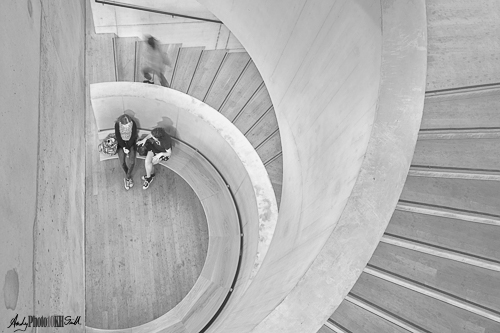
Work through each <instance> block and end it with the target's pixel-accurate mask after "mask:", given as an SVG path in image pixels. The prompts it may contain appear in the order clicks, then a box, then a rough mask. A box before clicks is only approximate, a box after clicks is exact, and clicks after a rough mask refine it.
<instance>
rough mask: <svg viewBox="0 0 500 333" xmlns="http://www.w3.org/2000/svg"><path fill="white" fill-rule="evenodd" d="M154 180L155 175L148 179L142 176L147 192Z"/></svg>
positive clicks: (143, 185) (143, 186)
mask: <svg viewBox="0 0 500 333" xmlns="http://www.w3.org/2000/svg"><path fill="white" fill-rule="evenodd" d="M153 179H155V175H151V177H149V178H147V177H146V176H142V180H144V183H143V184H142V189H143V190H147V189H148V187H149V185H150V184H151V183H152V182H153Z"/></svg>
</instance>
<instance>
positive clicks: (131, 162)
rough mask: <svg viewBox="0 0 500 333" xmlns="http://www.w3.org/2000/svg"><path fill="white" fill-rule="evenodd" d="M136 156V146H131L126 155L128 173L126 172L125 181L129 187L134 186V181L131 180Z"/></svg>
mask: <svg viewBox="0 0 500 333" xmlns="http://www.w3.org/2000/svg"><path fill="white" fill-rule="evenodd" d="M136 155H137V148H136V146H135V145H134V146H132V148H130V150H129V153H128V172H127V179H128V183H129V185H130V187H132V186H134V181H133V180H132V172H133V171H134V166H135V158H136Z"/></svg>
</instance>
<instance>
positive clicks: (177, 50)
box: [0, 0, 500, 333]
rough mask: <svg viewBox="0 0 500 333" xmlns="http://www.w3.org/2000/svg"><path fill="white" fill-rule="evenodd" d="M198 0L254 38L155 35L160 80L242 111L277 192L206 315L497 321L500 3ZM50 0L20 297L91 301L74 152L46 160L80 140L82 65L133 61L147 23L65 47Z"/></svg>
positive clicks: (230, 322)
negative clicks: (217, 303)
mask: <svg viewBox="0 0 500 333" xmlns="http://www.w3.org/2000/svg"><path fill="white" fill-rule="evenodd" d="M200 3H202V4H204V5H205V6H206V7H207V8H208V9H209V10H210V11H211V12H212V13H214V14H215V15H216V16H217V17H218V18H219V19H220V20H222V21H223V22H224V24H226V25H227V27H228V28H229V29H231V31H232V32H233V33H234V34H235V35H236V36H237V37H238V38H239V40H240V41H241V43H242V45H243V46H245V48H246V51H247V52H248V54H246V53H245V52H235V53H231V52H230V53H226V52H224V51H220V50H216V51H204V50H202V49H200V48H182V46H179V45H168V46H164V47H165V49H166V50H167V52H170V53H171V55H172V59H176V62H175V65H174V66H173V68H172V72H171V73H169V77H168V78H169V81H170V82H171V84H172V87H173V88H174V89H178V90H180V91H183V92H185V93H188V94H192V96H194V97H196V98H198V99H200V100H203V101H205V102H206V103H207V104H209V105H211V106H213V107H214V108H215V109H217V110H219V111H220V112H221V113H222V114H224V115H226V116H227V117H228V118H229V119H230V120H232V121H233V122H234V124H235V125H236V126H237V127H238V128H240V130H241V131H242V133H244V134H245V135H246V136H247V138H248V139H249V141H250V142H251V143H252V144H253V146H254V148H255V149H256V150H257V152H258V153H259V156H260V158H261V160H262V162H263V163H264V164H265V166H266V169H267V171H268V173H269V175H270V178H271V179H272V183H273V188H274V190H275V193H276V195H277V197H279V200H280V202H281V204H280V211H279V220H278V224H277V226H276V231H275V232H274V234H273V240H272V242H271V244H270V247H269V251H268V253H267V256H266V258H265V260H264V262H263V263H262V266H261V267H260V271H259V272H258V274H257V275H256V276H254V277H253V279H252V281H251V283H250V284H249V285H248V286H247V288H246V289H245V292H243V293H242V294H241V295H239V297H238V298H237V302H236V301H235V302H234V303H231V302H229V303H228V305H227V306H226V308H225V310H224V311H223V312H222V313H221V314H220V315H219V316H218V318H217V320H215V321H214V322H213V323H212V325H211V326H210V327H209V328H208V330H207V332H217V333H225V332H228V333H234V332H242V333H243V332H254V333H257V332H259V333H260V332H262V333H264V332H265V333H268V332H297V333H299V332H300V333H303V332H321V333H327V332H342V333H350V332H352V333H356V332H377V333H378V332H436V333H441V332H451V333H455V332H473V333H476V332H483V333H493V332H500V246H499V239H500V183H499V181H500V167H499V165H500V154H499V151H500V148H499V147H500V112H499V108H500V85H499V84H500V62H499V55H498V54H500V43H499V40H500V38H499V36H500V23H499V22H500V21H499V17H500V4H499V3H498V2H497V1H495V0H481V1H460V2H457V1H451V0H428V1H426V2H423V1H411V2H403V1H389V0H381V1H375V2H373V1H368V0H356V1H350V0H349V1H348V0H346V1H340V0H339V1H334V2H330V1H319V0H318V1H307V0H303V1H294V2H290V1H286V0H281V1H273V2H268V1H265V0H256V1H252V2H245V1H229V0H201V1H200ZM30 4H31V1H30ZM59 5H60V6H59V7H58V6H56V5H54V3H52V2H44V1H42V2H41V5H38V3H34V4H33V5H32V6H33V9H30V14H29V15H30V16H31V13H32V12H31V11H32V10H33V12H34V13H37V11H38V12H40V13H41V14H40V15H41V22H38V24H39V25H40V26H41V27H42V30H43V31H49V32H50V33H51V34H52V35H53V36H57V37H59V38H48V37H47V36H49V37H50V36H51V35H49V34H48V35H44V36H42V37H43V38H41V40H40V43H41V44H40V45H41V47H40V54H41V56H40V63H41V65H40V78H41V79H39V80H40V81H37V82H39V89H40V90H39V93H40V106H39V108H40V118H39V126H40V127H39V128H42V129H43V128H47V127H50V128H51V131H48V132H47V131H45V132H44V131H43V130H40V129H39V138H38V140H39V142H40V147H42V148H41V150H40V151H38V157H39V159H40V162H39V164H36V168H37V169H36V171H37V178H36V179H37V186H36V188H35V189H34V190H33V191H31V192H34V193H36V201H33V202H31V201H29V205H31V206H32V207H34V208H35V209H34V211H36V214H35V225H34V226H32V225H30V224H27V225H26V224H22V223H24V222H23V221H24V220H23V221H19V225H20V226H22V227H23V230H26V229H29V228H30V227H32V228H33V233H34V237H33V244H32V245H31V246H32V248H33V251H32V254H33V257H32V258H33V259H32V260H33V263H30V264H29V265H28V264H27V265H26V267H24V266H23V267H22V268H18V269H17V272H18V273H19V279H20V282H21V283H20V284H21V285H24V286H26V285H28V287H27V288H26V290H28V291H22V289H21V291H20V296H19V297H20V298H19V304H18V307H17V309H18V310H20V309H23V310H25V311H31V310H33V312H34V313H36V314H40V313H42V312H43V314H46V313H48V312H55V311H72V312H78V311H80V312H81V311H85V302H84V299H85V297H84V276H85V272H84V267H83V265H82V264H81V262H82V260H83V258H84V253H83V250H82V249H83V246H82V244H83V242H84V230H83V227H82V225H83V221H84V214H83V213H82V211H83V208H82V207H84V205H83V204H82V202H83V201H84V200H83V199H82V198H83V197H84V192H85V189H84V185H82V184H84V183H85V179H84V176H83V175H84V168H85V161H84V160H82V159H79V158H78V154H72V155H71V158H68V159H61V160H60V163H57V165H56V163H54V162H53V160H55V159H56V158H58V157H60V156H64V153H65V152H67V151H71V152H77V153H82V152H84V151H85V142H84V141H83V140H82V139H81V138H82V137H84V135H83V134H85V129H84V126H83V124H84V123H85V121H87V122H88V119H85V117H84V116H83V113H82V112H79V111H78V110H80V111H81V109H82V108H78V107H75V105H76V102H75V101H85V96H82V93H81V92H82V90H83V88H85V87H83V80H81V78H82V77H83V76H82V73H84V71H86V72H87V73H88V75H89V77H91V78H92V80H94V81H91V82H87V83H94V82H109V81H121V80H126V81H141V79H142V78H141V77H140V75H138V70H137V68H138V67H140V59H137V58H136V54H138V53H137V50H138V49H139V48H140V47H141V46H140V42H139V41H138V40H134V39H132V38H127V39H121V38H116V39H115V37H116V36H114V35H93V36H91V37H89V38H90V39H88V40H87V42H86V44H85V49H83V45H80V44H78V45H76V46H78V47H76V46H75V47H74V48H69V47H68V48H66V47H65V46H66V45H72V44H71V40H72V38H75V39H76V37H75V36H81V35H82V31H81V30H83V27H84V24H83V23H82V20H81V16H82V13H83V15H84V12H85V6H79V5H75V4H70V3H66V2H64V3H59ZM40 7H41V9H40ZM30 8H31V7H30ZM87 8H88V6H87ZM87 14H88V15H90V13H87ZM50 17H55V18H56V19H55V20H54V22H56V23H54V24H52V25H51V24H48V23H47V22H52V21H50ZM61 17H73V18H75V19H74V22H66V23H65V24H67V26H61V25H60V22H63V21H64V20H62V19H60V18H61ZM57 18H59V19H57ZM78 18H80V19H78ZM23 22H24V21H23ZM28 22H31V21H28ZM57 22H59V23H57ZM30 24H31V23H30ZM32 26H33V27H36V26H37V25H36V22H35V24H33V25H32ZM44 29H45V30H44ZM83 33H84V32H83ZM83 52H85V54H86V57H87V58H86V62H85V64H86V67H84V65H83V63H84V61H83ZM72 55H76V56H75V57H72ZM78 55H79V56H78ZM174 55H176V56H174ZM179 60H180V61H179ZM138 64H139V66H138ZM226 65H227V66H229V67H225V66H226ZM247 72H248V74H247ZM48 73H52V74H51V75H54V79H46V78H47V77H48ZM54 73H55V74H54ZM58 73H65V74H66V75H59V74H58ZM223 78H224V79H223ZM218 80H220V81H218ZM224 82H229V84H224ZM264 83H265V84H264ZM58 91H63V92H64V93H65V94H64V96H65V97H61V98H60V99H58V98H51V97H53V96H55V95H57V92H58ZM267 92H269V95H268V94H267ZM232 97H234V98H235V99H234V100H233V101H230V98H232ZM271 101H272V104H271V103H270V102H271ZM84 103H85V102H84ZM252 105H254V106H258V107H256V108H253V109H252V111H249V112H248V113H247V111H248V110H250V106H252ZM86 107H87V108H88V107H89V103H88V101H87V105H86ZM9 115H10V114H9ZM23 115H24V114H23ZM11 117H14V115H11ZM68 124H73V125H71V126H68ZM278 125H279V131H278ZM87 129H89V127H87ZM75 134H77V135H75ZM68 137H72V139H71V140H66V141H64V140H61V138H68ZM30 142H31V141H30ZM56 142H62V143H61V144H60V145H56V144H55V143H56ZM15 154H16V152H13V156H14V160H15V161H17V160H22V159H21V157H19V158H17V157H16V156H17V155H15ZM16 158H17V159H16ZM6 163H7V162H6ZM6 165H9V166H10V164H6ZM11 169H13V167H9V170H11ZM68 170H72V171H71V172H69V171H68ZM9 172H10V171H9ZM9 174H10V173H9ZM30 179H31V178H30ZM20 181H22V180H20ZM68 189H71V190H72V191H69V190H68ZM73 190H74V191H73ZM31 192H30V193H31ZM10 195H11V196H12V197H13V198H17V197H16V195H17V194H16V193H11V194H10ZM31 206H30V207H31ZM68 217H69V218H68ZM26 220H28V219H26ZM30 221H32V219H31V220H30ZM61 221H64V223H63V222H61ZM6 230H7V232H6V233H5V234H6V235H8V236H9V243H8V246H10V247H9V249H14V250H15V251H17V247H16V245H14V244H13V243H12V242H10V239H16V238H20V235H19V234H18V233H14V232H12V231H10V230H11V229H6ZM29 230H31V229H29ZM6 244H7V243H6ZM22 244H24V243H22ZM22 246H23V247H24V246H25V245H22ZM19 251H21V250H19ZM29 255H31V252H30V253H29ZM25 257H26V256H25ZM25 257H22V258H25ZM28 257H29V256H28ZM3 262H5V263H6V264H5V265H7V264H8V265H13V264H11V261H10V259H9V260H7V259H6V260H5V261H3ZM1 267H2V268H9V269H10V267H11V266H8V267H7V266H4V264H3V263H2V266H1ZM6 270H7V269H6ZM18 273H15V274H18ZM9 276H12V274H10V275H9ZM27 276H29V281H28V282H27V283H26V279H28V278H27ZM9 281H10V280H9ZM47 281H50V283H49V284H47ZM9 283H10V282H9ZM23 283H24V284H23ZM30 283H31V284H30ZM30 286H31V287H30ZM9 288H11V284H7V283H5V284H4V290H7V291H9V290H10V289H9ZM14 289H15V288H14ZM23 292H24V293H28V294H23ZM4 294H5V295H7V296H8V293H6V292H4ZM5 295H4V298H5V300H6V301H5V304H9V307H8V308H7V309H8V311H10V312H5V313H7V314H8V315H10V314H11V312H12V311H11V309H12V307H14V308H15V305H11V304H13V303H12V302H7V300H11V299H12V298H11V297H10V296H9V297H7V296H5ZM26 295H27V296H26ZM16 300H17V299H16ZM2 311H4V310H3V309H2ZM0 314H4V312H0ZM75 329H77V330H78V328H75ZM83 329H84V327H80V330H79V331H83ZM158 331H161V328H158Z"/></svg>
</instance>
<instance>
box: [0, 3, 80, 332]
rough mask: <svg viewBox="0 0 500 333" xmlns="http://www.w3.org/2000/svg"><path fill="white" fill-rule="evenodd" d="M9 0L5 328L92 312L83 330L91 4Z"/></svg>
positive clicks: (1, 263) (4, 16) (5, 26)
mask: <svg viewBox="0 0 500 333" xmlns="http://www.w3.org/2000/svg"><path fill="white" fill-rule="evenodd" d="M0 6H1V7H0V15H1V20H0V21H1V26H2V29H1V35H0V36H1V45H2V52H1V55H0V57H1V61H0V63H1V66H2V70H1V71H2V73H3V75H5V76H4V77H3V80H2V83H1V89H0V94H1V96H2V109H1V110H2V121H1V128H2V132H3V133H4V135H5V137H6V138H8V140H3V143H2V148H3V149H2V151H4V152H8V155H5V154H4V155H3V156H2V163H1V164H2V168H3V167H4V166H5V167H6V168H5V172H2V187H1V193H0V195H1V197H0V205H1V212H0V214H1V215H0V216H1V219H2V220H1V227H2V235H1V236H0V237H1V239H0V244H1V246H2V251H1V252H0V257H1V260H0V275H1V276H2V286H3V292H2V293H1V294H2V296H1V297H2V306H0V309H1V310H0V319H1V322H0V326H1V327H2V331H3V330H6V329H7V326H8V324H7V323H10V319H11V318H12V317H14V316H15V314H18V315H19V318H18V320H19V321H22V318H23V317H27V316H31V315H37V316H50V315H57V314H60V315H68V316H72V317H73V318H75V317H76V316H82V319H81V323H82V325H77V326H75V327H74V328H75V329H76V330H82V329H83V315H84V284H83V279H84V270H83V265H84V258H83V222H84V221H83V214H84V206H83V203H84V196H83V193H84V176H85V174H84V172H85V170H84V159H83V158H82V156H84V150H83V147H84V146H83V143H84V136H83V126H84V122H83V115H84V104H85V103H84V102H85V89H84V87H85V85H84V84H85V82H84V74H83V69H84V68H83V51H84V22H85V20H84V2H83V1H79V2H77V1H72V2H66V1H35V0H28V1H4V2H2V4H1V5H0ZM4 103H5V104H4ZM2 170H3V169H2ZM17 290H18V294H17V292H16V291H17ZM16 294H17V295H16ZM17 328H19V327H17ZM10 329H12V327H11V328H10Z"/></svg>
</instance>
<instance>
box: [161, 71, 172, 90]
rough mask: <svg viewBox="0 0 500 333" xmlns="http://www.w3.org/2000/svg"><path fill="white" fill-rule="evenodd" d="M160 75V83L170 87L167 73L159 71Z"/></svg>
mask: <svg viewBox="0 0 500 333" xmlns="http://www.w3.org/2000/svg"><path fill="white" fill-rule="evenodd" d="M158 77H159V78H160V84H161V85H162V86H164V87H167V88H170V84H169V83H168V80H167V78H166V77H165V75H163V74H162V73H159V74H158Z"/></svg>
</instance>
